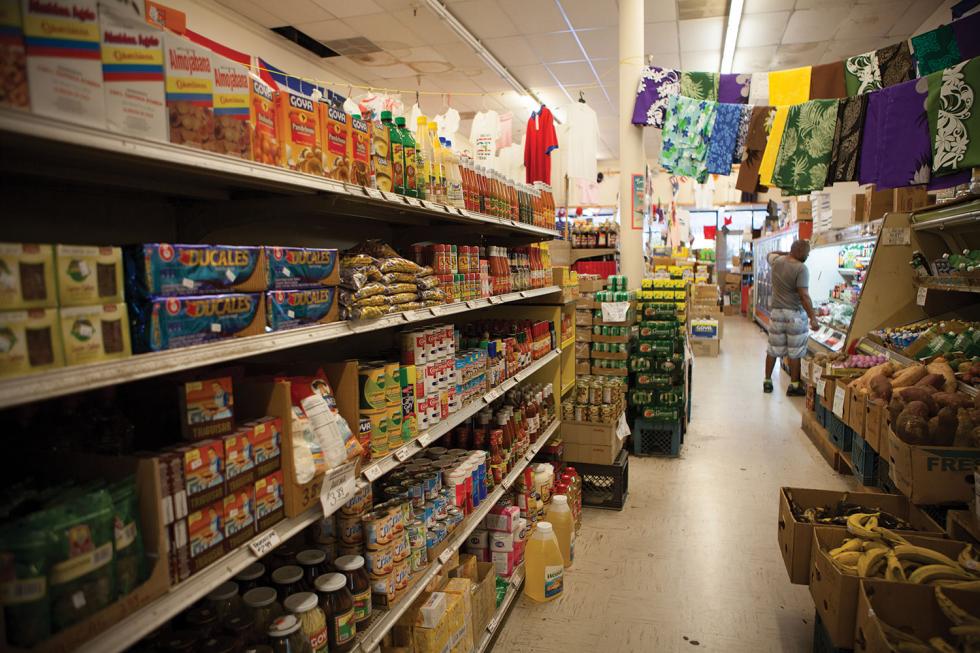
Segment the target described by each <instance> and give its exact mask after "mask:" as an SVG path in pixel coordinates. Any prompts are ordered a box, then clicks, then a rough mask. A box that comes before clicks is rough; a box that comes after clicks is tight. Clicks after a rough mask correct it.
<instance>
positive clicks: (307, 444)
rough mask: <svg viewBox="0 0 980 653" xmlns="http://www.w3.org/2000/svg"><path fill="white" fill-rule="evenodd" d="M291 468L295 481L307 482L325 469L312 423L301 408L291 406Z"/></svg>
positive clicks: (325, 465)
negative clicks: (294, 474) (293, 471)
mask: <svg viewBox="0 0 980 653" xmlns="http://www.w3.org/2000/svg"><path fill="white" fill-rule="evenodd" d="M292 427H293V469H294V470H295V473H296V482H297V483H299V484H300V485H303V484H305V483H309V482H310V481H312V480H313V477H314V476H316V475H317V474H319V473H321V472H325V471H327V461H326V459H325V458H324V454H323V446H322V445H321V444H320V439H319V438H318V437H317V435H316V433H315V432H314V431H313V425H312V424H310V420H309V418H307V417H306V414H305V413H304V412H303V409H302V408H298V407H297V406H293V425H292Z"/></svg>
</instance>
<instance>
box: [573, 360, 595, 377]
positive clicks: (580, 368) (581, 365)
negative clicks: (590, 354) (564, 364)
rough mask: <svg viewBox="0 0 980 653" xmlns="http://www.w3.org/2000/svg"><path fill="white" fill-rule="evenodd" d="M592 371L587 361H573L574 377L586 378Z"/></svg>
mask: <svg viewBox="0 0 980 653" xmlns="http://www.w3.org/2000/svg"><path fill="white" fill-rule="evenodd" d="M591 371H592V367H591V364H590V363H589V361H587V360H577V361H575V375H576V376H587V375H588V374H589V373H590V372H591Z"/></svg>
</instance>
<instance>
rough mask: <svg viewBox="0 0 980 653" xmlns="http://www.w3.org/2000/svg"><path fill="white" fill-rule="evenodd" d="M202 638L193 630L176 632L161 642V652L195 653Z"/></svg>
mask: <svg viewBox="0 0 980 653" xmlns="http://www.w3.org/2000/svg"><path fill="white" fill-rule="evenodd" d="M199 641H200V638H199V637H198V634H197V633H196V632H194V631H193V630H175V631H174V632H172V633H170V634H169V635H166V636H164V637H163V638H162V639H161V640H160V650H161V651H164V652H165V653H193V651H196V650H197V646H198V642H199Z"/></svg>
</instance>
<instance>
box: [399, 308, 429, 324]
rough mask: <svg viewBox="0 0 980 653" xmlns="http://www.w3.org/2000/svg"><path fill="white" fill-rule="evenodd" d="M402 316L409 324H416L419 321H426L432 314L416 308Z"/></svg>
mask: <svg viewBox="0 0 980 653" xmlns="http://www.w3.org/2000/svg"><path fill="white" fill-rule="evenodd" d="M404 315H405V319H406V320H408V321H409V322H418V321H419V320H428V319H429V318H430V317H432V312H431V311H430V310H429V309H427V308H417V309H415V310H412V311H405V313H404Z"/></svg>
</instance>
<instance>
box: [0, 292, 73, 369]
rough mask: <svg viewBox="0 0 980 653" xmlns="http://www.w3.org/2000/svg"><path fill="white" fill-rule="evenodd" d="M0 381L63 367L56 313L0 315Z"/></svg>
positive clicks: (33, 310)
mask: <svg viewBox="0 0 980 653" xmlns="http://www.w3.org/2000/svg"><path fill="white" fill-rule="evenodd" d="M0 334H2V336H0V342H2V343H3V345H4V346H3V348H2V349H0V377H3V376H19V375H22V374H28V373H32V372H41V371H44V370H48V369H52V368H56V367H63V366H64V365H65V357H64V349H63V348H62V344H61V325H60V324H59V322H58V309H56V308H31V309H27V310H21V311H0Z"/></svg>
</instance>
